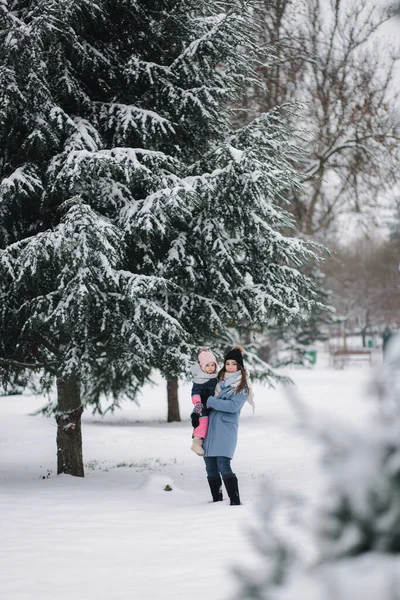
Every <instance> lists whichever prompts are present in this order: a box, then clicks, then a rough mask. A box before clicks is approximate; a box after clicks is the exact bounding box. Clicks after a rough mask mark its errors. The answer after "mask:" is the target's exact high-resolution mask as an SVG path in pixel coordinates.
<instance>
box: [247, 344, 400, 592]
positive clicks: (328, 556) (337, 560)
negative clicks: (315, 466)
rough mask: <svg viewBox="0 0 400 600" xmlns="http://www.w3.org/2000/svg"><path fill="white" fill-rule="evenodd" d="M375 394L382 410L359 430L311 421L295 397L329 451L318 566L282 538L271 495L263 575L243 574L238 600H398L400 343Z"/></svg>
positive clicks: (261, 542)
mask: <svg viewBox="0 0 400 600" xmlns="http://www.w3.org/2000/svg"><path fill="white" fill-rule="evenodd" d="M370 391H371V393H372V394H373V396H374V397H375V400H376V403H377V406H376V408H377V410H376V412H375V414H374V415H373V418H372V419H371V421H370V423H369V424H366V425H364V426H363V427H362V429H360V430H355V429H354V428H350V427H348V426H347V424H343V423H342V424H341V423H338V422H335V421H332V420H330V419H329V420H326V419H321V416H315V415H310V414H307V411H306V410H305V407H304V406H303V405H302V404H301V403H300V402H299V400H298V398H297V397H296V396H295V395H294V393H293V392H292V394H291V398H292V401H294V405H295V406H296V409H297V410H298V412H299V415H300V417H301V420H302V424H303V425H304V426H306V427H307V429H308V431H309V433H311V434H312V435H314V436H315V437H317V438H318V439H319V441H320V442H322V443H323V447H324V458H323V462H322V465H323V468H324V473H325V476H326V481H327V486H326V490H325V493H324V494H321V496H320V498H319V501H318V505H319V507H318V510H317V511H316V515H317V518H316V523H315V524H314V528H313V531H312V533H314V534H316V540H315V541H316V545H317V556H316V560H315V559H314V562H313V565H312V568H310V565H309V564H308V565H307V564H306V562H305V561H304V557H300V556H299V554H298V555H297V556H296V554H295V552H294V551H293V532H292V531H289V533H281V534H280V535H278V534H277V531H276V530H277V527H276V525H275V522H274V521H275V518H274V514H273V510H272V509H273V508H274V507H275V508H276V503H275V505H274V504H272V503H271V498H272V496H271V493H269V495H267V497H266V501H265V503H264V504H263V510H262V513H261V525H260V527H259V528H258V530H257V532H256V535H254V545H255V547H256V550H257V552H258V557H259V558H261V559H262V561H263V567H262V568H261V569H259V570H258V572H250V571H249V570H245V571H244V570H241V572H239V579H240V584H241V586H240V587H241V589H240V593H239V596H238V597H239V598H241V599H243V600H250V599H254V600H256V599H257V600H267V599H268V600H278V599H279V598H282V597H284V598H285V599H287V600H298V599H299V598H303V597H304V598H305V597H310V598H314V597H315V598H318V599H321V600H328V599H331V598H332V599H335V600H349V599H350V598H355V597H357V598H358V597H360V598H363V597H368V596H370V597H373V598H374V599H375V598H379V599H380V600H396V599H397V598H398V567H399V562H398V557H399V554H400V502H399V498H400V466H399V465H400V443H399V430H400V405H399V401H400V335H396V336H393V339H392V340H391V341H390V345H389V347H388V352H387V355H386V359H385V362H384V364H383V365H382V366H381V368H380V370H379V372H378V373H377V374H376V375H375V378H374V380H373V383H372V386H371V388H370ZM300 505H301V503H300ZM314 511H315V507H314ZM305 522H308V523H309V521H308V520H307V519H306V520H305ZM280 529H282V528H280ZM289 536H290V542H289ZM288 558H291V560H290V561H289V560H288ZM382 574H384V575H383V576H382ZM371 590H372V595H371V594H370V592H371Z"/></svg>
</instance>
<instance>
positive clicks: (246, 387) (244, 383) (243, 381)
mask: <svg viewBox="0 0 400 600" xmlns="http://www.w3.org/2000/svg"><path fill="white" fill-rule="evenodd" d="M237 366H238V370H239V371H241V373H242V378H241V380H240V383H239V385H238V388H237V390H236V392H237V393H238V394H239V393H240V392H241V391H242V390H245V392H246V394H250V388H249V383H248V381H247V375H246V371H245V369H244V367H242V365H239V363H237ZM225 373H226V369H225V365H224V366H223V367H222V369H221V370H220V372H219V373H218V376H217V377H218V381H220V380H221V379H225ZM232 375H233V373H232Z"/></svg>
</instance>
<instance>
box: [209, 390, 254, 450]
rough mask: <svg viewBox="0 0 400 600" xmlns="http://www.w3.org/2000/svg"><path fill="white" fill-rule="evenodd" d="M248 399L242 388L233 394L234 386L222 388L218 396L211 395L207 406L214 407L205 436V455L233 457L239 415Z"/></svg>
mask: <svg viewBox="0 0 400 600" xmlns="http://www.w3.org/2000/svg"><path fill="white" fill-rule="evenodd" d="M246 400H247V394H246V392H245V391H244V390H242V391H241V392H240V393H239V394H232V388H229V387H228V388H227V389H226V390H224V389H222V391H221V394H220V395H219V396H218V398H216V397H215V396H210V397H209V398H208V400H207V408H212V409H213V410H210V414H209V417H208V430H207V435H206V437H205V438H204V442H203V449H204V451H205V456H227V457H228V458H233V455H234V453H235V448H236V443H237V435H238V426H239V415H240V411H241V410H242V408H243V405H244V404H245V402H246Z"/></svg>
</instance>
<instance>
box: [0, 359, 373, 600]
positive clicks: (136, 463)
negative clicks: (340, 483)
mask: <svg viewBox="0 0 400 600" xmlns="http://www.w3.org/2000/svg"><path fill="white" fill-rule="evenodd" d="M370 373H371V371H370V368H369V367H368V366H366V365H363V366H361V365H360V366H354V367H349V368H348V369H345V370H343V371H336V370H333V369H332V368H329V366H328V363H327V359H326V357H324V356H323V355H319V356H318V362H317V365H316V367H315V368H314V369H306V370H300V369H297V370H291V371H289V372H288V374H289V375H290V377H291V378H292V379H293V380H294V381H295V382H296V383H297V385H298V390H299V393H300V395H301V397H302V399H303V400H304V401H305V402H306V403H307V405H308V406H310V407H311V408H313V409H318V411H322V413H325V414H326V415H331V416H333V417H334V418H335V419H342V420H344V421H345V422H347V423H348V424H349V425H354V426H355V427H356V428H363V424H364V423H365V421H366V417H367V415H368V413H369V412H370V411H371V410H372V407H371V403H370V402H368V401H367V397H366V393H365V385H366V382H367V381H368V380H369V377H370ZM189 392H190V384H189V383H188V382H185V383H182V384H180V405H181V414H182V419H183V420H182V422H181V423H171V424H167V423H166V422H165V421H166V385H165V382H163V381H161V380H158V381H157V384H156V385H154V386H150V385H149V386H146V387H145V388H144V390H143V393H142V396H141V399H140V402H141V407H140V408H139V407H138V406H136V405H135V404H133V403H126V404H123V408H122V410H121V411H119V412H117V413H115V414H114V415H111V414H107V415H106V416H105V417H104V418H101V417H99V416H93V415H91V414H90V413H89V412H85V413H84V416H83V427H82V430H83V444H84V445H83V451H84V462H85V470H86V477H85V478H84V479H79V478H74V477H70V476H66V475H62V476H57V475H56V442H55V436H56V426H55V422H54V420H53V419H48V418H45V417H41V416H30V414H29V413H32V412H33V411H35V410H37V409H38V408H39V407H40V406H42V405H43V404H45V399H44V398H43V397H34V396H11V397H2V398H0V410H1V423H0V447H1V452H0V511H1V515H2V524H1V545H0V547H1V551H2V554H1V566H2V568H1V570H0V590H1V594H0V595H1V597H2V598H4V599H6V600H47V599H52V600H53V599H54V598H57V600H70V599H71V598H79V599H82V600H103V599H104V600H106V599H107V600H110V598H111V599H112V600H120V599H121V600H122V599H133V598H135V599H136V598H137V599H140V600H154V599H157V598H163V600H180V599H182V600H183V599H185V600H186V599H187V598H202V597H206V598H207V600H222V599H225V598H229V597H231V596H232V594H233V593H235V591H237V590H238V587H239V584H238V580H237V578H236V576H235V575H233V573H232V568H234V567H237V566H241V567H243V566H246V565H248V566H254V565H255V564H256V560H257V559H256V556H255V553H254V549H253V547H252V544H251V540H250V536H249V533H248V530H249V527H250V526H251V525H255V524H256V523H257V520H258V514H257V503H258V502H259V501H261V502H262V501H263V496H262V493H263V492H262V484H263V483H266V482H270V483H272V484H273V486H274V487H275V488H277V490H278V491H279V492H280V493H283V494H284V497H285V498H286V499H289V498H294V497H301V496H303V497H305V498H307V499H308V500H309V502H310V507H312V505H313V504H315V502H316V501H317V500H318V496H319V494H320V493H321V490H322V486H323V484H324V477H323V475H322V472H321V470H320V466H319V463H318V459H319V456H320V449H319V446H318V445H317V442H316V440H315V439H311V438H310V437H308V434H307V433H306V432H305V431H304V430H302V429H301V428H300V427H299V426H298V425H296V423H295V415H294V411H293V409H292V408H291V405H290V402H288V400H287V397H286V394H285V391H284V389H283V388H282V387H278V388H277V389H276V390H270V389H268V388H267V387H263V386H261V385H259V384H254V392H255V400H256V412H255V414H254V415H253V414H252V411H251V407H250V406H248V405H246V406H245V408H244V409H243V411H242V415H241V419H240V427H239V444H238V448H237V452H236V455H235V458H234V461H233V466H234V470H235V472H236V473H237V475H238V478H239V483H240V489H241V496H242V500H243V502H244V505H243V506H240V507H231V506H229V505H228V503H227V502H226V501H225V502H223V503H215V504H212V503H209V500H210V498H209V490H208V486H207V481H206V476H205V471H204V465H203V461H202V459H201V458H200V457H198V456H196V455H195V454H193V453H192V452H191V451H190V442H191V427H190V423H189V414H190V411H191V408H192V407H191V402H190V396H189ZM166 486H169V488H172V489H171V490H170V491H166V490H165V488H166ZM286 505H287V507H288V510H287V513H286V514H284V511H283V513H282V518H281V519H280V520H279V523H280V525H279V526H280V527H282V531H288V528H289V527H290V528H291V529H292V532H293V535H292V537H293V539H295V540H296V544H297V546H298V549H300V551H301V552H302V553H304V555H307V556H310V557H312V556H313V554H314V552H315V549H314V547H313V543H312V541H311V537H310V539H308V538H306V537H305V536H304V535H302V534H300V533H299V535H297V534H296V525H295V524H293V523H291V522H290V519H291V517H290V511H291V509H290V506H289V505H290V502H289V500H288V501H287V503H286ZM292 508H293V507H292ZM360 568H361V567H360ZM297 584H298V585H299V588H297V591H298V590H299V589H300V588H301V586H302V585H303V584H304V589H307V590H308V592H307V593H308V596H307V595H304V596H301V595H300V596H299V595H298V594H297V595H295V594H293V595H292V594H289V596H288V598H289V597H290V599H291V600H292V598H297V600H300V599H302V598H304V599H305V598H310V600H311V598H314V595H313V593H312V590H311V588H313V586H314V587H315V586H316V583H315V581H311V582H309V581H308V580H307V577H303V578H301V581H300V580H299V579H297ZM313 589H314V588H313ZM285 597H286V596H285ZM371 597H372V596H371ZM321 598H322V596H318V595H315V599H316V600H321ZM349 598H350V596H349Z"/></svg>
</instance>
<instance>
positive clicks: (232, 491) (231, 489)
mask: <svg viewBox="0 0 400 600" xmlns="http://www.w3.org/2000/svg"><path fill="white" fill-rule="evenodd" d="M224 484H225V487H226V491H227V492H228V496H229V498H230V500H231V506H237V505H239V504H241V502H240V497H239V486H238V480H237V477H236V475H235V474H234V473H232V475H225V477H224Z"/></svg>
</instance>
